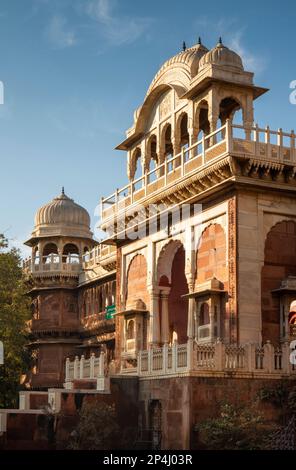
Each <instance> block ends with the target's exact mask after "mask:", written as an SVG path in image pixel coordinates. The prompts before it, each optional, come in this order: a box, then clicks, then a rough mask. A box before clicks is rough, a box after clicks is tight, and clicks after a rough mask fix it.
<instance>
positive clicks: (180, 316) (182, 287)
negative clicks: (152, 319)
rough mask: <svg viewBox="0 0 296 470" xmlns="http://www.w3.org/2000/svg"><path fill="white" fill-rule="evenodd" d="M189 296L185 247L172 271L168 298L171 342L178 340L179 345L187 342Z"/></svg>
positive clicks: (176, 257)
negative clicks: (187, 296) (187, 297)
mask: <svg viewBox="0 0 296 470" xmlns="http://www.w3.org/2000/svg"><path fill="white" fill-rule="evenodd" d="M186 294H188V285H187V280H186V276H185V250H184V248H183V246H180V248H179V249H178V250H177V252H176V254H175V256H174V259H173V263H172V270H171V289H170V293H169V298H168V307H169V331H170V342H171V343H173V341H174V340H177V342H178V343H179V344H183V343H186V341H187V316H188V300H187V299H185V298H184V297H183V296H184V295H186Z"/></svg>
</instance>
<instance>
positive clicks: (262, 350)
mask: <svg viewBox="0 0 296 470" xmlns="http://www.w3.org/2000/svg"><path fill="white" fill-rule="evenodd" d="M267 91H268V90H267V89H266V88H262V87H260V86H257V85H256V84H255V83H254V76H253V73H252V72H250V71H247V70H245V68H244V65H243V63H242V59H241V57H240V56H239V55H238V54H236V53H235V52H233V51H232V50H230V49H229V48H228V47H226V46H225V45H224V44H223V43H222V41H221V40H219V42H218V44H217V45H216V46H215V47H213V48H212V49H207V47H205V46H204V45H203V44H202V42H201V41H200V40H199V41H198V43H197V44H196V45H194V46H192V47H190V48H185V47H184V50H182V51H181V52H180V53H178V54H177V55H175V56H174V57H172V58H170V59H169V60H167V61H166V62H165V63H164V64H163V65H162V67H161V68H160V70H159V71H158V72H157V74H156V75H155V77H154V78H153V80H152V82H151V85H150V87H149V89H148V91H147V93H146V96H145V98H144V100H143V103H142V105H141V106H140V107H139V108H138V109H136V111H135V112H134V122H133V124H132V126H131V127H130V128H129V129H128V130H127V132H126V137H125V139H124V140H123V141H122V142H121V143H120V144H119V145H118V147H117V149H119V150H123V151H125V152H126V158H127V183H126V185H125V187H124V188H121V189H118V190H116V191H115V192H114V193H113V194H112V195H111V196H108V197H103V198H102V199H101V228H102V230H104V231H105V233H106V236H105V239H104V240H103V241H102V242H100V243H99V242H98V241H97V240H95V238H94V237H93V234H92V232H91V230H90V217H89V214H88V212H87V211H86V210H85V209H84V208H82V207H81V206H79V205H78V204H77V203H76V202H74V201H73V200H72V199H71V198H70V197H68V196H67V195H66V194H65V192H64V190H63V191H62V193H61V194H60V195H59V196H57V197H55V198H54V199H53V200H52V201H51V202H49V203H48V204H46V205H45V206H43V207H41V208H40V209H39V210H38V211H37V213H36V216H35V225H34V229H33V232H32V235H31V237H30V239H29V240H27V241H26V245H28V246H30V247H31V249H32V255H31V257H30V259H28V260H26V261H25V263H24V269H25V271H26V273H27V275H28V295H30V298H31V300H32V303H31V308H32V320H31V322H30V328H31V333H32V340H31V343H30V345H29V347H30V348H31V349H32V352H33V357H34V364H33V366H32V370H31V371H30V373H29V374H27V379H26V381H27V382H26V387H27V389H26V390H25V391H23V392H20V409H19V410H18V411H17V412H16V411H15V410H14V412H13V410H6V411H3V410H0V411H1V412H0V418H1V419H0V431H2V432H3V433H4V434H5V433H6V434H7V439H8V438H9V433H11V434H10V435H11V436H13V435H16V434H13V432H15V428H14V426H16V424H15V423H16V422H17V423H18V426H20V423H21V422H22V423H24V422H25V418H26V420H27V421H26V422H27V423H29V424H28V429H30V430H31V431H30V432H31V439H32V440H34V432H35V431H34V430H35V429H36V426H37V424H36V423H37V421H38V420H37V418H38V416H39V415H40V414H42V413H43V411H42V409H41V405H43V404H44V403H49V404H50V406H51V408H52V410H53V412H54V413H59V412H60V411H61V410H62V411H63V412H64V413H66V412H67V410H68V411H69V409H70V408H71V407H75V406H76V408H77V406H78V405H77V403H78V402H79V397H85V396H90V395H96V396H98V397H99V399H102V400H109V401H110V400H111V401H112V400H113V401H115V402H116V403H117V406H118V407H119V409H120V410H121V418H122V422H123V423H124V420H131V421H133V422H134V423H135V426H136V427H137V429H138V433H139V440H141V439H142V440H143V442H144V441H145V442H147V443H149V445H151V446H152V447H154V448H162V449H168V448H171V449H174V448H175V449H189V448H192V446H193V445H194V444H193V443H194V440H195V438H196V436H195V434H194V432H195V431H194V430H195V428H196V426H197V425H198V423H199V421H200V420H201V419H202V418H204V417H205V416H209V415H211V413H213V411H214V409H215V406H216V403H217V402H218V401H219V400H221V399H222V398H225V396H229V397H230V398H229V399H230V400H231V399H235V397H236V398H238V399H240V400H242V401H244V400H248V399H250V398H252V397H255V396H256V393H257V392H258V390H259V389H260V387H263V386H271V387H272V386H273V385H274V384H275V383H277V381H280V380H283V379H286V380H287V381H290V380H294V378H295V377H296V372H295V369H294V365H293V364H292V362H293V361H291V357H290V356H291V353H292V351H293V348H294V345H293V343H292V341H293V340H294V339H296V326H295V323H294V322H295V321H296V178H295V174H296V147H295V134H294V131H289V132H284V131H283V130H282V129H277V130H272V129H270V128H269V127H268V126H266V127H265V126H263V127H261V126H259V125H258V124H255V122H254V106H255V100H256V99H257V98H259V99H260V96H261V95H262V94H264V93H266V92H267ZM112 186H113V188H114V186H116V182H115V181H112V175H110V190H112ZM67 189H68V188H67ZM69 193H70V191H69ZM73 397H74V398H73ZM12 415H14V416H15V415H17V417H18V418H17V420H16V418H15V417H14V420H13V419H12ZM36 417H37V418H36ZM141 436H142V437H141ZM11 439H12V438H11ZM8 440H9V439H8ZM147 445H148V444H147Z"/></svg>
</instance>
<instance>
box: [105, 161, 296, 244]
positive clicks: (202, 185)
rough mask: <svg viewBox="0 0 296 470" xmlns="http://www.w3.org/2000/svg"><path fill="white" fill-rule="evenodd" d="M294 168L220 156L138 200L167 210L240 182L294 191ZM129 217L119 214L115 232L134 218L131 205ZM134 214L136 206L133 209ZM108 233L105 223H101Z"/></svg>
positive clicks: (295, 181) (113, 239)
mask: <svg viewBox="0 0 296 470" xmlns="http://www.w3.org/2000/svg"><path fill="white" fill-rule="evenodd" d="M295 175H296V167H294V166H293V165H292V164H291V163H288V162H287V163H276V162H272V161H268V160H262V159H261V160H259V159H256V158H253V157H250V156H249V155H247V154H245V155H241V154H240V155H235V154H233V153H231V154H227V155H225V156H224V157H221V159H219V160H218V161H216V162H215V163H213V164H209V165H207V166H206V167H203V168H201V169H200V170H198V171H195V172H194V174H192V175H191V176H189V175H188V176H186V177H184V178H183V179H182V180H181V181H180V182H174V183H173V184H170V185H169V186H167V187H166V188H165V189H161V190H160V191H157V192H155V193H154V194H151V195H149V196H147V197H146V198H144V199H143V200H140V201H139V203H140V204H141V205H142V207H144V208H147V207H148V206H149V205H151V204H156V205H157V204H160V203H161V204H164V205H165V206H167V207H171V206H174V205H178V204H181V203H185V202H186V203H192V202H195V201H198V200H201V199H204V198H205V197H207V196H209V195H210V194H212V193H213V192H216V191H218V190H220V189H222V188H225V187H226V186H227V185H232V184H234V183H243V184H249V185H253V186H268V188H269V189H280V190H290V191H291V190H292V191H295V190H296V179H295ZM128 211H129V216H128V217H127V216H126V217H123V214H122V213H121V214H120V217H119V220H120V221H119V222H118V225H117V230H116V233H120V232H121V231H124V230H125V225H126V223H127V222H129V223H130V222H131V221H132V220H133V219H134V218H135V217H137V221H138V222H139V217H138V215H130V213H131V211H132V206H130V207H129V208H128ZM135 211H136V207H135ZM145 220H147V216H146V214H145V212H143V217H142V220H141V221H140V222H139V223H145ZM103 227H104V229H106V230H108V221H106V223H105V224H103ZM116 233H115V234H114V236H110V237H109V238H108V239H107V240H104V243H108V242H109V243H114V241H115V239H116Z"/></svg>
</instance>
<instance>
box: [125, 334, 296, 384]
mask: <svg viewBox="0 0 296 470" xmlns="http://www.w3.org/2000/svg"><path fill="white" fill-rule="evenodd" d="M290 352H291V350H290V348H289V344H288V343H284V344H283V345H282V347H281V348H274V346H273V345H272V344H271V343H270V342H267V343H266V344H265V345H264V346H263V347H259V346H257V345H255V344H245V345H244V346H237V345H224V344H223V343H222V342H216V343H214V344H210V343H208V344H200V343H196V342H191V341H189V342H188V343H187V344H181V345H179V344H177V343H175V344H174V345H173V346H167V345H164V346H163V347H161V348H151V349H149V350H146V351H140V352H139V354H138V359H137V365H136V367H128V365H127V364H126V362H125V361H123V366H122V369H121V373H123V374H136V375H139V376H157V375H172V374H179V373H184V372H191V371H196V372H200V373H201V374H202V373H209V372H218V373H221V372H222V373H223V372H224V373H230V372H232V373H243V374H249V373H251V374H252V375H258V376H259V375H260V376H262V375H265V374H273V375H278V376H280V375H283V374H295V373H296V367H295V368H294V366H293V365H292V364H291V363H290Z"/></svg>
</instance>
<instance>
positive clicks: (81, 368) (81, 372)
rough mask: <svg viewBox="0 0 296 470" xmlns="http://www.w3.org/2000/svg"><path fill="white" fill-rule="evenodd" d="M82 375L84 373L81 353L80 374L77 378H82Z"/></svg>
mask: <svg viewBox="0 0 296 470" xmlns="http://www.w3.org/2000/svg"><path fill="white" fill-rule="evenodd" d="M83 375H84V355H83V354H82V356H81V359H80V374H79V378H80V379H83Z"/></svg>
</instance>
